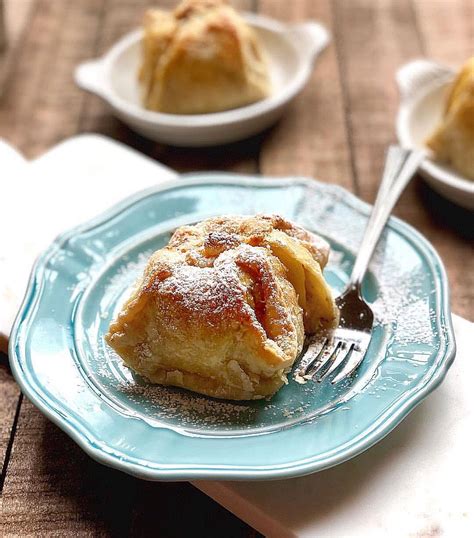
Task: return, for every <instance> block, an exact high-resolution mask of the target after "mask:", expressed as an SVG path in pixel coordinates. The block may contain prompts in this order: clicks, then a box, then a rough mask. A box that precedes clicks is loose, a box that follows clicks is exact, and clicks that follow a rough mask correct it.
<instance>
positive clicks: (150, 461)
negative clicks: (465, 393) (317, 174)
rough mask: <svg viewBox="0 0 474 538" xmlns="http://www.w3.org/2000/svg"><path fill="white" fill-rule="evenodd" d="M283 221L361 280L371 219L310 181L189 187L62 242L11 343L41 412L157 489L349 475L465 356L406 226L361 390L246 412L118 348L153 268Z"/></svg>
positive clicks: (389, 235)
mask: <svg viewBox="0 0 474 538" xmlns="http://www.w3.org/2000/svg"><path fill="white" fill-rule="evenodd" d="M257 212H266V213H268V212H274V213H279V214H281V215H283V216H285V217H288V218H290V219H292V220H294V221H296V222H298V223H299V224H301V225H302V226H305V227H307V228H308V229H310V230H313V231H315V232H317V233H319V234H321V235H323V236H324V237H326V238H327V239H328V240H329V241H330V243H331V246H332V259H331V262H330V263H329V265H328V267H327V269H326V272H325V273H326V277H327V279H328V281H329V282H330V284H331V285H332V287H333V288H334V290H335V293H337V292H339V291H340V290H341V289H342V288H343V286H344V283H345V282H346V281H347V279H348V275H349V272H350V269H351V267H352V264H353V261H354V252H356V250H357V247H358V244H359V243H360V239H361V236H362V232H363V229H364V226H365V223H366V220H367V214H368V212H369V207H368V206H367V205H366V204H364V203H363V202H361V201H360V200H358V199H357V198H355V197H354V196H352V195H351V194H349V193H348V192H346V191H345V190H343V189H341V188H339V187H335V186H331V185H325V184H321V183H318V182H316V181H314V180H304V179H262V178H252V177H241V176H232V175H224V174H204V175H199V176H188V177H187V178H184V179H182V180H181V181H177V182H172V183H168V184H165V185H162V186H158V187H156V188H154V189H152V190H148V191H146V192H143V193H140V194H139V195H138V196H134V197H132V198H130V199H128V200H126V201H125V202H124V203H122V204H120V205H119V206H116V207H114V208H113V209H112V210H110V211H108V212H107V213H105V214H103V215H101V216H100V217H98V218H96V219H95V220H93V221H91V222H89V223H87V224H85V225H83V226H80V227H78V228H75V229H74V230H72V231H70V232H67V233H65V234H63V235H62V236H60V237H59V238H58V239H57V240H56V241H55V242H54V243H53V244H52V245H51V246H50V247H49V248H48V249H47V250H46V252H44V254H42V255H41V256H40V258H39V259H38V261H37V262H36V265H35V267H34V270H33V274H32V277H31V280H30V283H29V287H28V291H27V293H26V297H25V300H24V303H23V306H22V307H21V309H20V312H19V314H18V317H17V319H16V322H15V325H14V328H13V331H12V334H11V342H10V357H11V364H12V369H13V372H14V374H15V377H16V379H17V381H18V383H19V384H20V385H21V387H22V389H23V391H24V392H25V394H26V395H27V396H28V398H29V399H30V400H31V401H32V402H33V403H34V404H35V405H36V406H37V407H38V408H39V409H41V411H43V412H44V413H45V414H46V415H47V416H48V417H49V418H50V419H51V420H52V421H54V422H55V423H56V424H58V425H59V426H60V427H61V428H63V429H64V430H65V431H66V432H67V433H68V434H69V435H70V436H71V437H72V438H73V439H74V440H75V441H76V442H77V443H78V444H79V445H80V446H81V447H82V448H83V449H84V450H85V451H86V452H87V453H88V454H90V455H91V456H92V457H93V458H95V459H96V460H98V461H100V462H102V463H105V464H107V465H110V466H112V467H116V468H118V469H121V470H123V471H125V472H128V473H130V474H133V475H136V476H139V477H142V478H147V479H151V480H196V479H232V480H235V479H245V480H249V479H250V480H251V479H256V480H258V479H273V478H275V479H276V478H284V477H293V476H298V475H303V474H307V473H312V472H315V471H319V470H321V469H325V468H327V467H330V466H332V465H336V464H338V463H341V462H342V461H345V460H347V459H349V458H351V457H353V456H355V455H356V454H359V453H360V452H362V451H363V450H365V449H367V448H368V447H370V446H371V445H373V444H374V443H376V442H377V441H379V440H380V439H381V438H382V437H384V436H385V435H386V434H387V433H388V432H390V430H392V429H393V428H394V427H395V426H396V425H397V424H398V423H399V422H400V421H401V420H402V419H403V417H404V416H406V415H407V413H409V412H410V411H411V410H412V409H413V408H414V407H415V406H416V405H417V404H418V403H419V402H420V401H421V400H422V399H423V398H424V397H425V396H427V394H428V393H429V392H430V391H432V390H433V389H434V388H435V387H436V386H437V385H438V384H439V383H440V382H441V381H442V379H443V378H444V376H445V375H446V372H447V370H448V368H449V366H450V364H451V362H452V360H453V358H454V352H455V344H454V337H453V330H452V327H451V318H450V312H449V306H448V289H447V282H446V275H445V272H444V269H443V266H442V264H441V261H440V260H439V258H438V256H437V254H436V253H435V251H434V250H433V248H432V247H431V246H430V245H429V244H428V243H427V242H426V240H425V239H423V237H421V236H420V235H419V234H418V233H417V232H416V231H415V230H413V229H412V228H410V227H409V226H407V225H406V224H404V223H402V222H400V221H398V220H396V219H391V221H390V223H389V225H388V227H387V229H386V232H385V234H384V236H383V238H382V240H381V242H380V243H379V246H378V250H377V252H376V255H375V258H374V261H373V263H372V265H371V268H370V271H369V273H368V275H367V277H366V279H365V282H364V290H363V291H364V295H365V297H366V299H367V300H368V301H369V302H370V303H371V304H372V307H373V309H374V311H375V314H376V320H377V321H376V327H375V331H374V335H373V338H372V341H371V344H370V348H369V351H368V354H367V356H366V358H365V361H364V362H363V364H362V367H361V368H360V370H359V372H358V375H357V376H356V377H355V378H354V379H352V380H350V381H347V382H345V384H344V383H343V384H338V385H336V386H333V385H331V384H330V383H322V384H314V383H311V382H309V383H307V384H305V385H300V384H298V383H296V382H295V381H294V380H293V378H292V377H291V375H290V382H289V384H288V385H287V386H285V387H284V388H283V389H282V390H280V391H279V392H278V393H277V395H276V396H275V397H274V398H273V399H272V400H270V401H257V402H252V403H245V402H244V403H232V402H224V401H218V400H213V399H210V398H206V397H203V396H200V395H197V394H192V393H189V392H186V391H182V390H178V389H172V388H164V387H160V386H153V385H149V384H147V383H146V382H145V381H144V380H143V379H140V378H139V377H138V376H135V375H134V374H133V373H132V372H130V371H129V370H128V369H127V368H125V367H124V366H123V364H122V362H121V360H120V359H119V358H118V357H117V355H115V354H114V353H113V352H112V351H111V350H110V349H109V348H108V347H107V346H106V345H105V344H104V338H103V336H104V334H105V332H106V330H107V328H108V325H109V323H110V321H111V319H112V317H113V316H114V315H115V313H116V312H117V311H118V310H119V308H120V305H121V302H122V301H123V299H124V297H125V296H126V295H127V293H128V289H129V287H130V285H131V284H132V283H133V282H134V280H135V279H136V277H137V275H138V274H139V273H140V271H141V270H142V268H143V266H144V263H145V261H146V259H147V257H148V255H149V254H150V253H151V252H152V251H153V250H155V249H157V248H160V247H162V246H163V245H165V244H166V242H167V241H168V238H169V237H170V234H171V233H172V231H173V230H174V229H175V228H176V227H177V226H179V225H182V224H185V223H192V222H196V221H198V220H201V219H203V218H206V217H209V216H211V215H218V214H229V213H230V214H232V213H233V214H235V213H239V214H253V213H257Z"/></svg>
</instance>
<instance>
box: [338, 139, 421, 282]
mask: <svg viewBox="0 0 474 538" xmlns="http://www.w3.org/2000/svg"><path fill="white" fill-rule="evenodd" d="M424 158H425V153H424V152H423V151H419V150H409V149H403V148H401V147H399V146H390V147H389V149H388V152H387V159H386V162H385V168H384V172H383V176H382V181H381V183H380V188H379V191H378V194H377V198H376V200H375V204H374V207H373V209H372V213H371V215H370V218H369V221H368V222H367V227H366V229H365V232H364V237H363V239H362V243H361V245H360V248H359V252H358V254H357V258H356V261H355V263H354V267H353V269H352V274H351V277H350V279H349V283H348V285H347V289H357V290H360V286H361V283H362V279H363V278H364V275H365V273H366V271H367V267H368V265H369V261H370V259H371V257H372V254H373V252H374V250H375V247H376V246H377V243H378V241H379V239H380V236H381V234H382V231H383V229H384V227H385V224H386V222H387V220H388V217H389V216H390V213H391V212H392V209H393V207H394V206H395V204H396V203H397V201H398V199H399V198H400V195H401V194H402V192H403V190H404V189H405V187H406V186H407V184H408V182H409V181H410V179H411V178H412V176H413V174H414V173H415V172H416V170H417V169H418V167H419V166H420V164H421V162H422V161H423V159H424Z"/></svg>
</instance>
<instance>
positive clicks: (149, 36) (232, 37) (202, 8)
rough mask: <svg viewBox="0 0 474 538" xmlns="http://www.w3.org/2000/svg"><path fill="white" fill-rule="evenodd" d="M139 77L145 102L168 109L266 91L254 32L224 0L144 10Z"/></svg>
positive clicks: (244, 99) (192, 109)
mask: <svg viewBox="0 0 474 538" xmlns="http://www.w3.org/2000/svg"><path fill="white" fill-rule="evenodd" d="M139 81H140V83H141V86H142V90H143V103H144V106H145V107H146V108H148V109H150V110H155V111H159V112H166V113H170V114H204V113H209V112H219V111H222V110H227V109H230V108H236V107H240V106H244V105H248V104H250V103H254V102H255V101H259V100H261V99H264V98H265V97H267V96H268V95H269V93H270V81H269V76H268V70H267V66H266V63H265V58H264V54H263V51H262V49H261V47H260V44H259V42H258V39H257V35H256V34H255V32H254V31H253V30H252V28H250V27H249V26H248V25H247V23H246V22H245V21H244V20H243V18H242V17H241V16H240V15H239V14H238V13H237V12H236V11H235V10H234V9H233V8H232V7H231V6H229V5H228V4H227V2H226V1H225V0H185V1H184V2H182V3H181V4H180V5H179V6H178V7H177V8H176V9H175V10H174V11H173V12H167V11H162V10H159V9H150V10H148V11H147V12H146V14H145V19H144V38H143V60H142V66H141V69H140V73H139Z"/></svg>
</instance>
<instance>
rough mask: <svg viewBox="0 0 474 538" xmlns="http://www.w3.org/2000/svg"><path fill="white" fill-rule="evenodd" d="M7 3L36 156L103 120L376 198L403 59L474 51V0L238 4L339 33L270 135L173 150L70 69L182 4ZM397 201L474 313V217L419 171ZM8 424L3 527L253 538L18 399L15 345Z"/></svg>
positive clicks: (195, 164)
mask: <svg viewBox="0 0 474 538" xmlns="http://www.w3.org/2000/svg"><path fill="white" fill-rule="evenodd" d="M4 2H5V3H6V4H8V5H7V8H8V9H9V10H10V12H13V7H15V10H14V12H15V16H14V17H13V19H12V20H14V21H15V22H14V23H13V26H14V32H13V34H14V36H15V38H14V40H13V41H12V46H11V48H10V49H9V52H8V54H9V56H8V73H9V74H8V80H7V84H6V85H5V86H4V91H3V96H2V98H1V101H0V137H4V138H6V139H7V140H8V141H10V142H12V143H13V144H15V145H16V146H17V147H18V148H19V149H20V150H21V151H23V152H24V153H25V154H26V155H27V156H28V157H34V156H37V155H39V154H41V153H42V152H44V151H45V150H46V149H48V148H49V147H50V146H52V145H54V144H55V143H57V142H59V141H60V140H62V139H63V138H65V137H67V136H71V135H74V134H77V133H80V132H91V131H94V132H100V133H103V134H106V135H108V136H111V137H113V138H115V139H117V140H120V141H122V142H125V143H127V144H129V145H131V146H133V147H135V148H136V149H138V150H139V151H141V152H143V153H146V154H147V155H149V156H151V157H153V158H155V159H158V160H160V161H162V162H163V163H165V164H167V165H169V166H172V167H174V168H176V169H178V170H180V171H189V170H203V169H214V170H219V169H221V170H233V171H242V172H257V171H260V172H261V173H264V174H275V175H295V174H297V175H307V176H314V177H318V178H320V179H322V180H325V181H328V182H332V183H337V184H340V185H342V186H344V187H346V188H348V189H350V190H353V191H355V192H356V193H357V194H359V195H360V196H361V197H362V198H363V199H365V200H367V201H372V200H373V198H374V196H375V192H376V190H377V185H378V179H379V174H380V169H381V166H382V162H383V153H384V149H385V148H386V146H387V144H388V143H390V142H391V141H394V139H395V132H394V117H395V114H396V110H397V106H398V94H397V90H396V87H395V84H394V73H395V71H396V69H397V68H398V67H399V66H400V65H402V64H403V63H405V62H406V61H408V60H410V59H411V58H413V57H419V56H422V55H428V56H430V57H433V58H434V59H437V60H440V61H443V62H446V63H448V64H450V65H453V66H456V65H458V64H460V63H462V61H463V60H464V59H465V58H467V57H468V56H469V55H470V54H472V51H473V40H474V27H473V26H474V14H473V9H474V7H473V3H472V2H471V1H470V0H452V1H450V2H445V1H443V0H419V1H410V0H379V1H377V2H374V1H369V0H351V1H350V2H349V1H347V0H320V1H318V2H313V1H311V0H293V1H291V2H288V1H286V0H241V1H239V2H236V3H235V4H236V5H238V7H239V8H241V9H246V10H258V11H260V12H262V13H265V14H268V15H270V16H273V17H276V18H280V19H281V20H284V21H292V22H298V21H303V20H306V19H309V18H314V19H317V20H320V21H321V22H323V23H324V24H325V25H326V26H327V28H328V29H329V30H330V31H331V32H332V34H333V43H332V45H331V46H330V47H329V48H328V50H327V51H326V52H325V53H324V55H323V56H322V58H321V59H320V60H319V61H318V64H317V68H316V70H315V71H314V73H313V75H312V77H311V80H310V82H309V84H308V86H307V87H306V88H305V90H304V91H303V92H302V94H301V95H300V96H299V97H298V99H297V100H296V101H295V102H294V103H293V104H292V105H291V107H290V108H289V110H288V113H287V114H286V115H285V117H284V118H283V119H282V120H281V121H280V122H279V123H278V124H277V125H276V126H275V127H273V128H272V129H270V130H269V131H268V132H266V133H263V134H262V135H259V136H256V137H254V138H252V139H251V140H247V141H243V142H239V143H237V144H230V145H226V146H224V147H217V148H210V149H205V150H202V149H199V150H195V149H177V148H172V147H167V146H164V145H160V144H156V143H153V142H150V141H148V140H146V139H144V138H142V137H140V136H138V135H136V134H134V133H133V132H132V131H130V130H129V129H128V128H127V127H125V126H124V125H123V124H121V123H120V122H119V121H118V120H116V119H114V118H113V117H112V116H111V115H110V112H109V110H108V109H107V107H106V106H105V105H104V104H103V103H102V102H101V101H100V100H99V99H98V98H96V97H94V96H91V95H88V94H85V93H84V92H82V91H80V90H79V89H78V88H76V87H75V86H74V83H73V80H72V72H73V69H74V66H75V65H76V64H77V63H78V62H80V61H82V60H83V59H86V58H90V57H94V56H97V55H100V54H102V53H104V52H105V51H106V50H107V49H108V48H109V47H110V46H111V45H112V44H113V43H114V42H115V41H116V40H117V39H118V38H119V37H120V36H121V35H123V34H124V33H125V32H127V31H128V30H129V29H131V28H133V27H135V26H137V24H139V21H140V19H141V17H142V13H143V11H144V9H145V8H146V7H147V6H149V5H154V4H160V5H162V6H171V5H173V4H174V2H173V1H172V0H166V1H165V2H164V1H162V0H161V1H160V0H157V1H156V2H152V1H149V0H81V2H74V1H73V0H4ZM13 26H12V28H13ZM4 65H5V61H4ZM0 93H1V92H0ZM0 176H1V169H0ZM0 180H1V177H0ZM396 213H397V214H398V215H399V216H401V217H402V218H404V219H405V220H407V221H408V222H410V223H412V224H413V225H414V226H415V227H417V228H418V229H419V230H420V231H422V233H424V234H425V235H426V236H427V237H428V238H429V239H430V240H431V241H432V242H433V244H434V245H435V247H436V248H437V249H438V250H439V252H440V254H441V256H442V257H443V260H444V262H445V264H446V266H447V270H448V274H449V278H450V283H451V289H452V304H453V310H454V311H455V312H456V313H458V314H461V315H464V316H466V317H468V318H470V319H473V318H474V307H473V304H474V300H473V299H474V280H473V279H474V256H473V250H472V239H473V237H472V233H473V231H472V214H471V215H469V214H467V213H466V212H463V211H462V210H459V209H458V208H454V207H453V206H452V205H451V204H449V203H448V202H446V201H445V200H443V199H441V198H440V197H439V196H437V195H436V194H435V193H434V192H433V191H431V190H430V189H429V188H428V187H426V186H425V185H424V184H423V183H422V182H421V181H416V182H415V183H414V184H413V185H412V186H411V187H409V189H408V190H407V192H406V193H405V194H404V196H403V198H402V200H401V201H400V204H399V206H398V207H397V210H396ZM0 420H1V424H2V429H1V435H0V458H1V460H0V461H1V462H2V465H3V473H2V481H1V486H2V497H1V500H0V502H1V503H2V504H1V511H0V513H2V517H1V519H0V533H3V534H4V535H7V536H9V535H11V536H18V535H28V534H29V535H48V534H49V535H56V536H66V535H70V534H78V535H83V536H96V535H97V536H115V535H128V534H133V535H138V536H140V535H144V536H145V535H149V534H152V533H156V534H158V531H157V529H160V532H161V535H166V536H182V535H184V534H185V533H186V530H187V529H189V528H190V523H189V522H192V527H191V528H193V529H194V535H195V536H224V535H225V536H253V535H255V532H254V531H253V530H252V529H250V528H249V527H248V526H246V525H245V524H244V523H242V522H240V521H239V520H237V519H236V518H234V517H233V516H232V515H231V514H229V513H227V512H226V511H225V510H223V509H222V508H220V507H219V506H217V505H216V504H215V503H213V502H212V501H211V500H209V499H208V498H207V497H205V496H204V495H202V494H200V493H199V492H197V491H196V490H194V489H193V488H192V487H191V486H190V485H187V484H161V483H160V484H158V483H155V484H151V483H144V482H141V481H139V480H136V479H134V478H131V477H128V476H126V475H123V474H121V473H118V472H116V471H113V470H111V469H107V468H105V467H102V466H100V465H98V464H96V463H95V462H93V461H92V460H90V459H89V458H88V457H86V456H85V455H84V454H83V453H82V451H81V450H80V449H79V448H78V447H77V446H76V445H75V444H74V443H73V442H72V441H70V440H69V438H68V437H67V436H66V435H65V434H63V433H62V432H61V431H59V430H58V428H56V427H55V426H54V425H52V424H51V423H50V422H49V421H47V420H46V419H45V418H44V417H43V416H42V415H41V414H40V413H39V412H38V411H37V410H36V409H35V408H34V407H33V406H32V405H31V404H29V403H28V402H27V401H26V400H22V399H21V397H20V396H19V391H18V388H17V386H16V384H15V383H14V381H13V379H12V377H11V373H10V372H9V368H8V364H7V361H6V357H5V356H2V357H1V361H0ZM176 507H179V510H180V512H179V516H178V517H177V516H176V515H175V514H176ZM203 514H204V515H203Z"/></svg>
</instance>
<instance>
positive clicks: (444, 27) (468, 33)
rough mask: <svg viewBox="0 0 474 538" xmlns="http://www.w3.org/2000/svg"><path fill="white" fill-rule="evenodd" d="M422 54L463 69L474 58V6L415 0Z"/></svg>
mask: <svg viewBox="0 0 474 538" xmlns="http://www.w3.org/2000/svg"><path fill="white" fill-rule="evenodd" d="M413 9H414V11H415V17H416V22H417V25H418V30H419V32H420V40H421V45H422V52H423V54H425V55H426V56H428V57H430V58H432V59H433V60H435V61H437V62H441V63H444V64H447V65H450V66H451V67H453V68H455V69H456V68H459V67H460V66H461V64H462V63H463V62H464V61H465V60H467V58H469V57H470V56H472V55H473V54H474V2H465V1H464V0H450V1H449V2H445V1H443V0H413Z"/></svg>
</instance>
